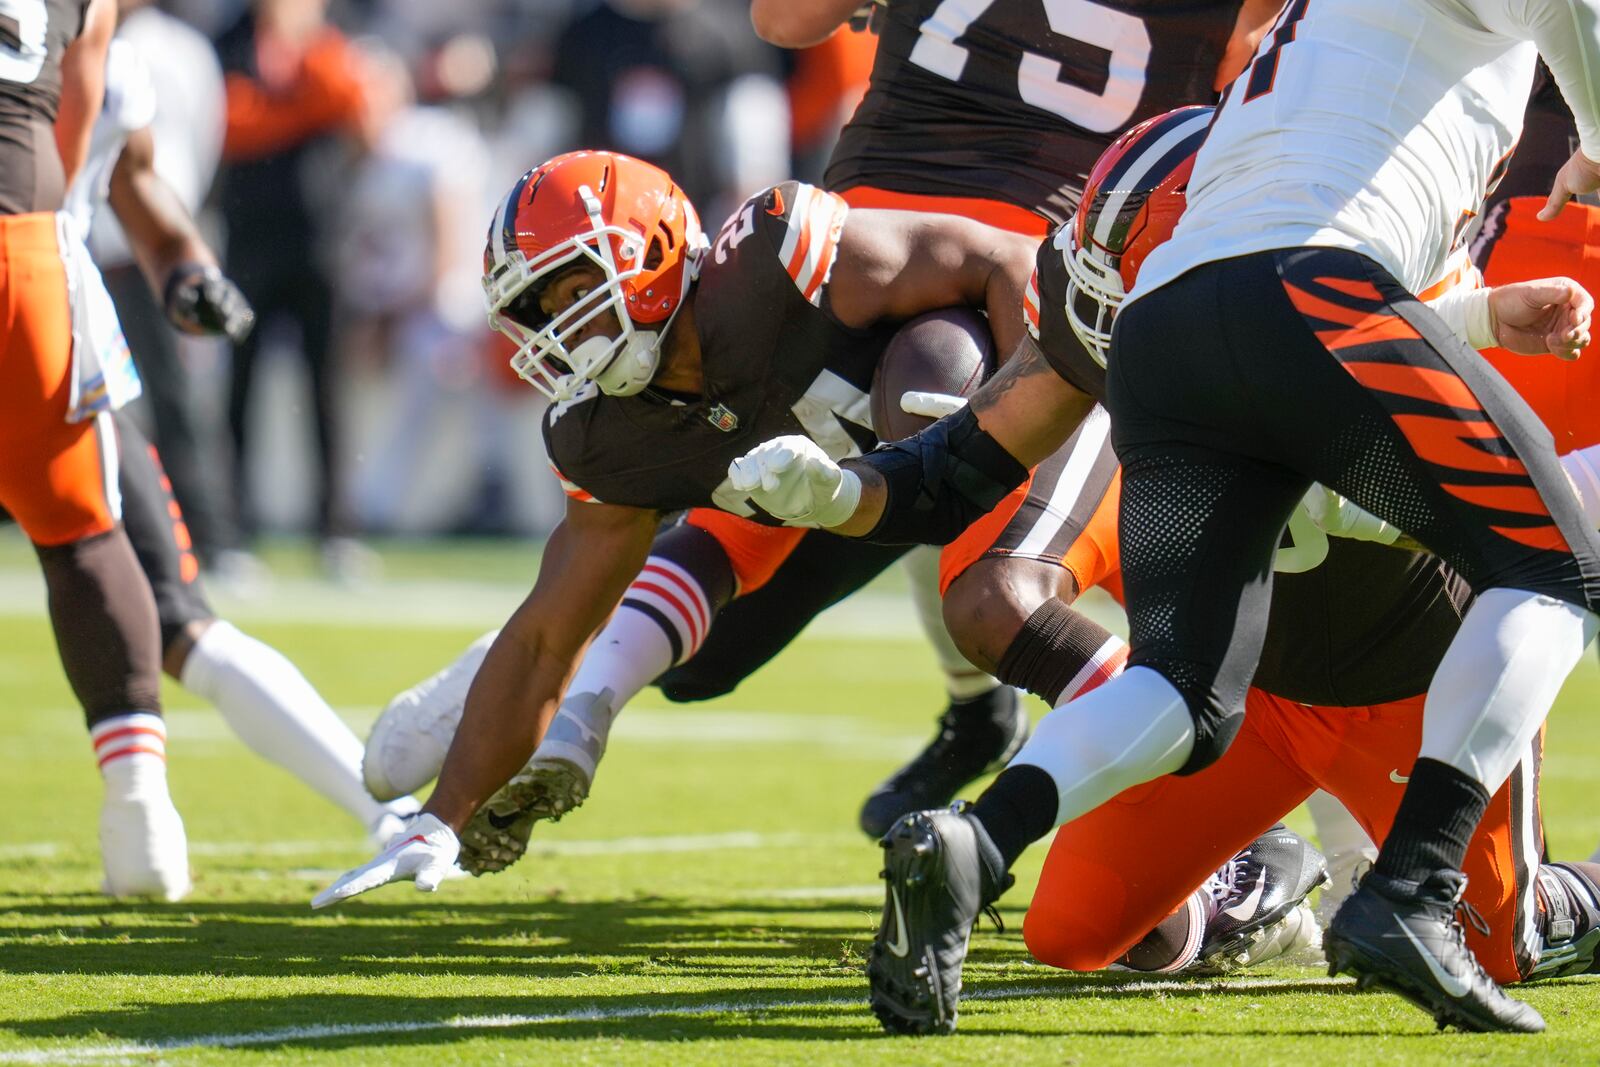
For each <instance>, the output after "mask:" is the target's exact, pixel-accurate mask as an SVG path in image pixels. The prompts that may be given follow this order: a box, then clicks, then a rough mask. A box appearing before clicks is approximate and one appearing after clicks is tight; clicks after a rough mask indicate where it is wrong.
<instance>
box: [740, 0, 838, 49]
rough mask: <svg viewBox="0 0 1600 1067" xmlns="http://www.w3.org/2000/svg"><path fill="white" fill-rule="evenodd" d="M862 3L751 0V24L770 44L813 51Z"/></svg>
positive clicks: (832, 0)
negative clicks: (810, 48)
mask: <svg viewBox="0 0 1600 1067" xmlns="http://www.w3.org/2000/svg"><path fill="white" fill-rule="evenodd" d="M862 6H863V5H862V3H861V0H751V2H750V24H751V25H752V26H754V27H755V28H756V34H757V35H758V36H759V37H760V38H761V39H762V40H763V41H766V42H767V43H768V44H775V45H777V46H778V47H779V48H809V47H811V46H812V45H814V44H821V43H822V42H823V41H825V40H827V39H828V37H829V36H830V35H831V34H832V33H833V31H834V30H836V29H838V28H839V27H840V26H841V25H843V24H844V21H845V19H847V18H849V17H850V16H851V15H853V14H854V13H855V10H856V8H858V7H862Z"/></svg>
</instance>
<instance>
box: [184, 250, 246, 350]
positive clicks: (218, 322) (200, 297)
mask: <svg viewBox="0 0 1600 1067" xmlns="http://www.w3.org/2000/svg"><path fill="white" fill-rule="evenodd" d="M163 295H164V296H165V302H166V305H167V318H168V319H169V320H170V321H171V322H172V325H174V326H176V327H177V328H178V329H180V330H182V331H183V332H184V333H192V334H200V335H202V336H215V335H217V334H222V335H224V336H226V337H227V338H228V340H230V341H232V342H233V343H234V344H238V343H239V342H240V341H243V340H244V339H245V338H246V337H248V336H250V330H251V328H252V327H254V326H255V324H256V313H255V310H254V309H253V308H251V306H250V301H248V300H246V299H245V298H244V294H243V293H241V292H240V291H239V287H238V286H237V285H234V284H233V282H231V281H229V280H228V278H227V276H226V275H224V274H223V273H222V272H221V271H220V270H218V269H217V268H215V267H206V266H202V265H201V264H199V263H183V264H180V265H178V266H177V267H175V268H174V269H173V271H172V274H171V275H170V276H169V277H168V278H167V286H166V292H165V294H163Z"/></svg>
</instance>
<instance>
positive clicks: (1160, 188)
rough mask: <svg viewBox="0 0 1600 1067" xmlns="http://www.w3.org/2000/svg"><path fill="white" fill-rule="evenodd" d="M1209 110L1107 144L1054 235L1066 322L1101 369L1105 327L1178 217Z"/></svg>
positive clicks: (1187, 110)
mask: <svg viewBox="0 0 1600 1067" xmlns="http://www.w3.org/2000/svg"><path fill="white" fill-rule="evenodd" d="M1214 110H1215V108H1211V107H1202V106H1194V107H1180V108H1178V109H1177V110H1176V111H1169V112H1167V113H1166V114H1164V115H1157V116H1155V117H1154V118H1150V119H1146V120H1145V121H1143V122H1141V123H1139V125H1137V126H1135V127H1133V129H1131V130H1128V131H1127V132H1126V133H1124V134H1123V135H1122V136H1121V137H1118V138H1117V139H1116V140H1115V141H1113V142H1111V145H1110V147H1108V148H1107V149H1106V150H1105V152H1103V153H1102V154H1101V156H1100V159H1099V161H1097V162H1096V163H1095V165H1094V170H1092V171H1090V173H1089V180H1088V182H1087V183H1086V184H1085V185H1084V189H1083V199H1082V200H1081V201H1079V203H1078V210H1077V213H1076V214H1075V215H1074V216H1073V218H1072V221H1071V222H1070V223H1068V224H1067V225H1066V226H1064V227H1063V228H1062V229H1061V231H1060V232H1059V233H1058V234H1057V235H1056V241H1055V243H1056V247H1058V248H1060V249H1061V251H1062V256H1063V259H1064V260H1065V262H1066V268H1067V321H1068V322H1069V323H1070V324H1071V325H1072V332H1073V333H1075V334H1077V335H1078V340H1080V341H1082V342H1083V345H1084V347H1085V348H1087V349H1088V350H1089V353H1090V354H1091V355H1092V356H1094V357H1095V359H1097V360H1099V362H1100V365H1101V366H1105V362H1106V356H1107V354H1108V353H1109V352H1110V351H1111V324H1112V320H1113V319H1115V318H1116V314H1117V308H1119V307H1121V306H1122V300H1123V298H1124V297H1126V296H1127V295H1128V290H1130V289H1132V288H1133V282H1134V279H1135V278H1136V277H1137V276H1138V274H1139V267H1140V266H1141V265H1143V263H1144V261H1145V257H1146V256H1148V255H1149V254H1150V253H1151V251H1152V250H1154V249H1155V247H1156V246H1157V245H1159V244H1160V243H1161V242H1163V241H1165V240H1166V239H1167V238H1168V237H1171V236H1172V230H1173V227H1175V226H1177V224H1178V216H1180V215H1182V214H1183V208H1184V204H1185V199H1184V193H1185V191H1186V190H1187V188H1188V184H1189V174H1190V172H1191V171H1193V170H1194V157H1195V153H1197V152H1199V151H1200V145H1201V143H1202V142H1203V141H1204V140H1205V138H1206V131H1207V130H1208V129H1210V127H1211V115H1212V112H1213V111H1214Z"/></svg>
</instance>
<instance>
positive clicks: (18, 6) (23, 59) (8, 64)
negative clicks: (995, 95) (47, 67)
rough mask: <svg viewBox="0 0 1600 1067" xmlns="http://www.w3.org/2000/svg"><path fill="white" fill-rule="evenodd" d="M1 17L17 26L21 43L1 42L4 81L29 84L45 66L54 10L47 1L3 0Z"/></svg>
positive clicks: (1, 77)
mask: <svg viewBox="0 0 1600 1067" xmlns="http://www.w3.org/2000/svg"><path fill="white" fill-rule="evenodd" d="M0 20H9V21H10V22H13V23H15V24H16V27H17V32H16V36H17V44H16V46H15V47H12V46H11V45H9V44H5V43H0V80H3V81H8V82H17V83H19V84H22V85H28V84H31V83H32V82H33V80H34V79H35V78H37V77H38V76H39V72H40V71H41V70H43V69H44V60H45V56H46V54H47V53H48V51H49V49H48V48H46V47H45V34H46V31H47V30H49V28H50V13H49V12H48V11H47V10H46V9H45V0H0Z"/></svg>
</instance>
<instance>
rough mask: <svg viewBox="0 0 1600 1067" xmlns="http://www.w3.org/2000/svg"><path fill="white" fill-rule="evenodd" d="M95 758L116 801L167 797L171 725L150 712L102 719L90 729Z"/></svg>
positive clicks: (107, 792) (108, 796)
mask: <svg viewBox="0 0 1600 1067" xmlns="http://www.w3.org/2000/svg"><path fill="white" fill-rule="evenodd" d="M89 739H90V740H91V741H93V742H94V758H95V760H96V762H98V763H99V764H100V777H101V778H103V779H105V783H106V796H107V798H109V799H111V800H115V801H124V800H142V799H144V798H147V797H165V796H167V724H166V723H165V722H163V721H162V719H161V716H159V715H151V714H149V713H147V712H136V713H134V714H131V715H116V716H113V717H112V718H109V719H101V720H100V721H99V722H97V723H95V724H94V728H93V729H91V730H90V731H89Z"/></svg>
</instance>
